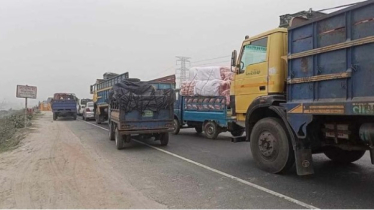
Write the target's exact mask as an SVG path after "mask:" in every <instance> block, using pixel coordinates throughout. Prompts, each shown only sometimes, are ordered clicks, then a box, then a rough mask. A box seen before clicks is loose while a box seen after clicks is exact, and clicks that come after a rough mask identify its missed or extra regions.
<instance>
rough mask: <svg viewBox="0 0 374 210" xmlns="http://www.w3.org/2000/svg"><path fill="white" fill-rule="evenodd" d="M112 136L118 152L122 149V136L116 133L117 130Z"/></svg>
mask: <svg viewBox="0 0 374 210" xmlns="http://www.w3.org/2000/svg"><path fill="white" fill-rule="evenodd" d="M114 136H115V140H116V147H117V149H118V150H121V149H123V142H124V141H123V136H122V134H120V132H119V131H118V129H116V130H115V133H114Z"/></svg>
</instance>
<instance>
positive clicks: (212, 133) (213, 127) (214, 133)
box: [196, 121, 220, 139]
mask: <svg viewBox="0 0 374 210" xmlns="http://www.w3.org/2000/svg"><path fill="white" fill-rule="evenodd" d="M196 131H197V129H196ZM204 132H205V136H206V137H207V138H209V139H216V138H217V137H218V134H219V133H220V128H219V126H218V125H217V123H215V122H213V121H208V122H206V123H205V124H204Z"/></svg>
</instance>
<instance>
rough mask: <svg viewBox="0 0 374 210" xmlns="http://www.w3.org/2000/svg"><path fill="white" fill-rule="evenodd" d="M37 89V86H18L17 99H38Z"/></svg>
mask: <svg viewBox="0 0 374 210" xmlns="http://www.w3.org/2000/svg"><path fill="white" fill-rule="evenodd" d="M36 94H37V88H36V87H35V86H28V85H17V93H16V97H17V98H33V99H36Z"/></svg>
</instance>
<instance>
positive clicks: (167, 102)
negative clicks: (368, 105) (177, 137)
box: [109, 79, 175, 150]
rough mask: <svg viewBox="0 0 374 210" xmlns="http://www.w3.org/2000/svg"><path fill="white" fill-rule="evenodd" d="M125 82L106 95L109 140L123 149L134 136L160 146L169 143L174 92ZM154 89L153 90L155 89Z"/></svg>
mask: <svg viewBox="0 0 374 210" xmlns="http://www.w3.org/2000/svg"><path fill="white" fill-rule="evenodd" d="M157 84H158V83H151V82H141V81H139V80H138V79H125V80H123V81H122V82H121V83H117V84H115V85H114V87H113V88H112V90H111V92H110V95H109V104H110V109H109V139H110V140H115V143H116V147H117V149H119V150H120V149H123V148H124V146H125V144H126V143H129V142H130V141H131V138H132V136H133V135H136V136H139V137H141V138H146V137H148V138H151V137H154V138H155V140H159V141H160V142H161V146H166V145H167V144H168V143H169V132H170V131H172V130H173V116H174V112H173V105H174V100H175V97H174V90H173V89H172V88H170V84H169V88H167V85H166V86H165V85H161V88H160V89H157V87H160V86H159V85H157ZM155 86H156V88H155Z"/></svg>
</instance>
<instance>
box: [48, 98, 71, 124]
mask: <svg viewBox="0 0 374 210" xmlns="http://www.w3.org/2000/svg"><path fill="white" fill-rule="evenodd" d="M51 103H52V112H53V120H57V118H58V117H72V118H73V119H74V120H76V119H77V97H76V96H75V94H73V93H55V94H54V96H53V99H52V100H51Z"/></svg>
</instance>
